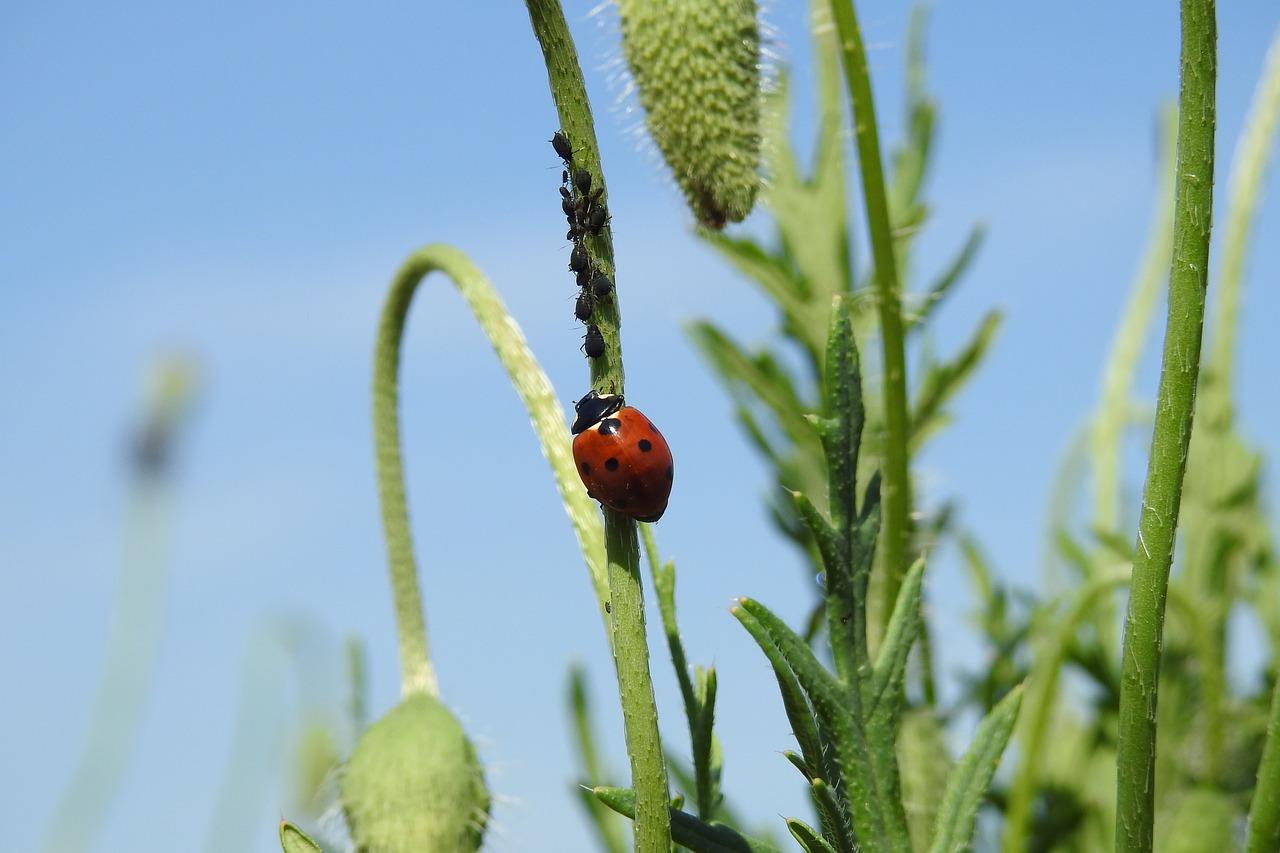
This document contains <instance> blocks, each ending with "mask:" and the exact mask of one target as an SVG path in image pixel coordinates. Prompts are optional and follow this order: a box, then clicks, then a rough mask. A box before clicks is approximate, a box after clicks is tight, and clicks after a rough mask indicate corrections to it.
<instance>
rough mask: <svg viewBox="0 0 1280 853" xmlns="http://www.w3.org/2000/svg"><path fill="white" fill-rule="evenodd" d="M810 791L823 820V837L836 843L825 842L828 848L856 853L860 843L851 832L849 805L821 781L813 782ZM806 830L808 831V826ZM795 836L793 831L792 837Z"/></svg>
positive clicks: (810, 784)
mask: <svg viewBox="0 0 1280 853" xmlns="http://www.w3.org/2000/svg"><path fill="white" fill-rule="evenodd" d="M809 791H810V793H811V794H812V795H813V805H814V807H815V808H816V809H817V810H818V817H819V818H820V819H821V820H822V831H823V835H824V836H825V837H826V838H827V839H831V840H832V841H833V842H834V843H829V842H828V841H826V840H824V841H823V844H824V845H825V846H826V848H827V849H831V848H832V847H833V846H834V847H835V848H836V849H837V850H838V851H839V853H856V851H857V850H858V841H857V839H856V838H854V837H853V833H852V832H850V823H849V804H848V803H847V802H845V801H844V799H843V798H842V797H840V795H839V794H838V793H837V792H836V790H835V789H834V788H832V787H831V786H830V785H828V784H827V783H826V782H823V781H822V780H821V779H813V780H811V781H810V783H809ZM790 823H791V821H787V824H788V826H790ZM805 828H806V829H808V827H807V826H806V827H805ZM810 831H812V830H810ZM794 834H795V832H794V831H793V832H792V835H794Z"/></svg>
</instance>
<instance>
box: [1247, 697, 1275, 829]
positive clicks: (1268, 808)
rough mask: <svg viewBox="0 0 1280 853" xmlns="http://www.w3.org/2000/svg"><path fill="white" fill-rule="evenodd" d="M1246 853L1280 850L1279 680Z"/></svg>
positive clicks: (1254, 793) (1270, 715) (1250, 808)
mask: <svg viewBox="0 0 1280 853" xmlns="http://www.w3.org/2000/svg"><path fill="white" fill-rule="evenodd" d="M1244 849H1245V851H1246V853H1268V851H1272V850H1280V679H1276V684H1275V688H1274V690H1273V691H1272V693H1271V713H1270V714H1269V715H1268V717H1267V737H1266V740H1265V741H1263V745H1262V761H1261V762H1260V763H1259V764H1258V785H1257V787H1256V788H1254V790H1253V802H1252V803H1250V805H1249V834H1248V837H1247V839H1246V842H1245V848H1244Z"/></svg>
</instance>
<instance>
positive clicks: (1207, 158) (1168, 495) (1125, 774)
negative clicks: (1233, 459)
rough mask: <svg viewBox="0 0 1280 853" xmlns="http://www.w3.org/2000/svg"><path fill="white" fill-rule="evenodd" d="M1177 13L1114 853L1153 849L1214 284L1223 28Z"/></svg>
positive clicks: (1207, 17)
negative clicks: (1174, 105) (1160, 286)
mask: <svg viewBox="0 0 1280 853" xmlns="http://www.w3.org/2000/svg"><path fill="white" fill-rule="evenodd" d="M1181 6H1182V60H1181V65H1182V75H1181V76H1182V82H1181V87H1180V88H1181V91H1180V93H1179V105H1178V164H1177V175H1178V178H1177V180H1178V188H1177V202H1176V205H1177V206H1176V207H1175V209H1174V217H1173V231H1174V247H1173V264H1172V268H1171V272H1170V278H1169V314H1168V324H1167V327H1166V329H1165V342H1164V355H1163V359H1162V365H1161V373H1160V391H1159V396H1158V398H1157V402H1156V416H1155V428H1154V431H1153V434H1152V439H1151V455H1150V458H1149V460H1148V462H1147V482H1146V485H1145V487H1144V488H1143V495H1142V514H1141V517H1140V520H1139V524H1138V540H1137V547H1136V548H1135V556H1134V564H1133V582H1132V584H1131V587H1130V593H1129V611H1128V615H1127V617H1126V619H1125V641H1124V652H1123V655H1122V658H1123V668H1122V671H1121V685H1120V716H1119V743H1118V748H1117V765H1118V767H1117V774H1116V850H1117V853H1148V851H1150V850H1151V848H1152V835H1153V825H1154V821H1155V790H1154V781H1155V757H1156V725H1155V720H1156V702H1157V697H1158V692H1157V691H1158V685H1159V671H1160V647H1161V635H1162V633H1163V628H1164V610H1165V601H1166V597H1167V591H1168V583H1169V567H1170V564H1171V562H1172V560H1173V546H1174V538H1175V533H1176V531H1177V526H1178V510H1179V506H1180V502H1181V498H1182V479H1183V474H1184V473H1185V470H1186V460H1187V447H1188V444H1189V443H1190V439H1191V424H1192V415H1193V413H1194V410H1195V395H1196V383H1197V380H1198V377H1199V372H1200V346H1201V337H1202V332H1203V327H1204V305H1205V290H1206V287H1207V281H1208V277H1207V274H1208V264H1209V236H1210V226H1211V221H1212V205H1213V166H1214V157H1213V141H1214V139H1213V135H1214V126H1215V123H1216V115H1215V97H1214V95H1215V91H1214V90H1215V84H1216V79H1217V26H1216V21H1215V9H1214V2H1213V0H1182V3H1181Z"/></svg>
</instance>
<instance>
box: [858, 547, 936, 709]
mask: <svg viewBox="0 0 1280 853" xmlns="http://www.w3.org/2000/svg"><path fill="white" fill-rule="evenodd" d="M923 587H924V560H923V559H919V560H916V562H915V564H914V565H913V566H912V567H911V568H910V569H909V570H908V571H907V575H906V577H905V578H903V579H902V588H901V590H899V592H898V601H897V604H896V606H895V607H894V609H893V616H892V617H890V619H889V629H888V631H887V632H886V633H885V635H884V641H883V642H882V643H881V645H880V653H879V655H877V657H876V664H875V671H874V674H873V675H872V678H871V685H870V688H871V690H870V694H871V695H870V697H869V699H870V701H869V705H868V707H867V717H868V719H870V718H872V717H875V716H878V715H881V714H884V715H886V716H887V717H888V718H890V719H894V718H896V717H897V714H898V711H899V708H898V706H899V705H900V704H901V700H902V685H903V681H904V680H905V678H906V674H907V659H908V658H909V657H910V656H911V647H912V646H913V645H915V642H916V638H917V637H919V636H920V599H921V597H922V595H923Z"/></svg>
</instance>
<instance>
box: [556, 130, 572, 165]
mask: <svg viewBox="0 0 1280 853" xmlns="http://www.w3.org/2000/svg"><path fill="white" fill-rule="evenodd" d="M551 147H552V148H554V149H555V150H556V156H558V157H559V158H560V159H561V160H563V161H564V164H565V165H566V166H567V165H569V162H570V161H571V160H573V146H572V145H570V144H569V140H568V139H566V138H565V135H564V134H563V133H561V132H560V131H558V130H557V131H556V132H555V133H553V134H551Z"/></svg>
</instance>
